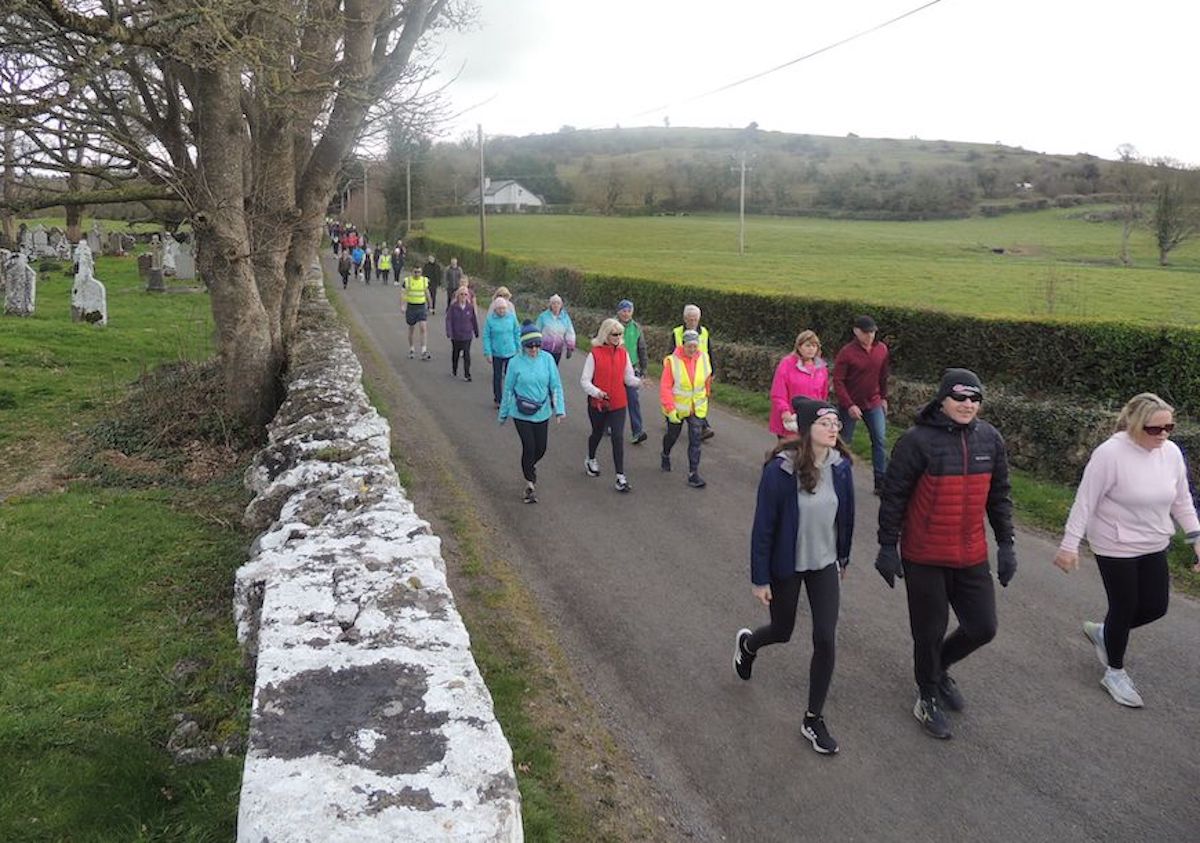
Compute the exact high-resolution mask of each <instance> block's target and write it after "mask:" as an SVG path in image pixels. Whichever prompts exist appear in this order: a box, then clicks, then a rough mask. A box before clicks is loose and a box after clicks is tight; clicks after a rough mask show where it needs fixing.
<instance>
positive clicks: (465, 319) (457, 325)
mask: <svg viewBox="0 0 1200 843" xmlns="http://www.w3.org/2000/svg"><path fill="white" fill-rule="evenodd" d="M446 336H447V337H448V338H449V339H450V347H451V349H452V350H451V352H450V376H451V377H455V378H456V377H458V358H459V355H462V361H463V378H464V379H465V380H467V381H468V382H469V381H470V380H471V340H472V339H474V338H475V337H477V336H479V320H478V319H476V318H475V305H474V304H473V303H472V302H471V291H470V290H468V289H467V288H466V287H459V288H458V290H457V291H455V293H454V304H452V305H450V307H449V308H448V309H447V310H446Z"/></svg>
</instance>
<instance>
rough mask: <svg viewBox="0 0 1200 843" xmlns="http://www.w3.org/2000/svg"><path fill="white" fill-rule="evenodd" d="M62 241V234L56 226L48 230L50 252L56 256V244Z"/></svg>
mask: <svg viewBox="0 0 1200 843" xmlns="http://www.w3.org/2000/svg"><path fill="white" fill-rule="evenodd" d="M62 241H63V233H62V232H61V231H59V230H58V226H55V227H54V228H52V229H50V251H52V252H53V253H54V254H56V255H57V254H58V244H59V243H61V242H62Z"/></svg>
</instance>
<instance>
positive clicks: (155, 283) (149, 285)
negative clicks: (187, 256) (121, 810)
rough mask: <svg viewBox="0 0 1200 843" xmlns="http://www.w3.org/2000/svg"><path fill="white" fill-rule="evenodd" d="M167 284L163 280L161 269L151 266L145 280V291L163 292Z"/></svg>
mask: <svg viewBox="0 0 1200 843" xmlns="http://www.w3.org/2000/svg"><path fill="white" fill-rule="evenodd" d="M166 291H167V285H166V283H165V282H164V281H163V271H162V269H161V268H157V267H155V268H152V269H151V270H150V277H149V278H148V279H147V281H146V292H148V293H165V292H166Z"/></svg>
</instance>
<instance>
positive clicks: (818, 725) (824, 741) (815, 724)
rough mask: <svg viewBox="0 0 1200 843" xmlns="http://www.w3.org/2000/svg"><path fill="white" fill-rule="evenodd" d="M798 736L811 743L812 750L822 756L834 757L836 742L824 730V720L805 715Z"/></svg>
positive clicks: (817, 716) (818, 716)
mask: <svg viewBox="0 0 1200 843" xmlns="http://www.w3.org/2000/svg"><path fill="white" fill-rule="evenodd" d="M800 734H802V735H804V737H806V738H808V739H809V740H810V741H812V748H813V749H815V750H816V751H817V752H819V753H821V754H822V755H836V754H837V751H838V742H837V741H835V740H834V739H833V735H831V734H829V729H827V728H825V718H824V717H822V716H821V715H819V714H805V715H804V722H803V724H801V726H800Z"/></svg>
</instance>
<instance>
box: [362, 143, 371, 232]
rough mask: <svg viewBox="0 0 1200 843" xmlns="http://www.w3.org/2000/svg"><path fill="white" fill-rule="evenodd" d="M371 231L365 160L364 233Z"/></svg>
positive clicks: (365, 164) (364, 163)
mask: <svg viewBox="0 0 1200 843" xmlns="http://www.w3.org/2000/svg"><path fill="white" fill-rule="evenodd" d="M370 233H371V204H370V202H369V201H368V200H367V162H366V161H363V234H365V235H368V236H369V235H370Z"/></svg>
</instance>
